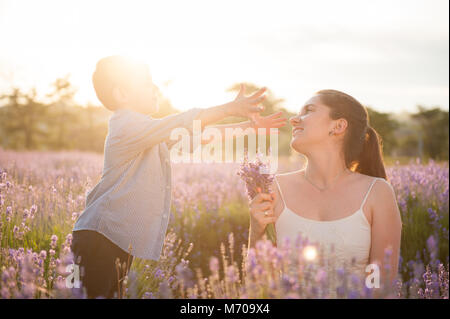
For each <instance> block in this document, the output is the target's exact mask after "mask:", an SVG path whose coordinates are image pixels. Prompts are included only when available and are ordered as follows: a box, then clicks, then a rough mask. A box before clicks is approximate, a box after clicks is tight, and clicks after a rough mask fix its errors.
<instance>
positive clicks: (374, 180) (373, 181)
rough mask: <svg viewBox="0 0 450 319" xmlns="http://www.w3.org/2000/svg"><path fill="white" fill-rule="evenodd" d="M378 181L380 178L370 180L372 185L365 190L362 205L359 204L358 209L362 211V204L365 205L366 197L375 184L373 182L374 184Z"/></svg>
mask: <svg viewBox="0 0 450 319" xmlns="http://www.w3.org/2000/svg"><path fill="white" fill-rule="evenodd" d="M378 179H381V178H380V177H375V178H374V179H373V180H372V183H370V186H369V189H368V190H367V193H366V196H364V199H363V201H362V204H361V206H360V208H359V209H362V208H363V206H364V204H365V203H366V199H367V197H369V193H370V190H371V189H372V186H373V185H374V184H375V182H376V181H377V180H378Z"/></svg>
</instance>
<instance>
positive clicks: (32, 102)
mask: <svg viewBox="0 0 450 319" xmlns="http://www.w3.org/2000/svg"><path fill="white" fill-rule="evenodd" d="M36 96H37V93H36V89H35V88H32V89H31V90H30V92H28V93H24V92H22V91H21V90H20V89H18V88H13V89H12V92H11V94H5V95H2V96H0V100H6V105H5V106H3V107H2V108H1V113H0V123H1V125H2V127H3V129H2V130H3V134H4V137H3V143H4V144H6V146H8V147H11V148H15V149H21V148H25V149H36V148H38V145H39V144H40V141H41V140H43V139H45V138H47V137H48V129H47V126H46V124H45V122H46V117H47V115H48V107H47V105H45V104H42V103H40V102H38V101H37V99H36Z"/></svg>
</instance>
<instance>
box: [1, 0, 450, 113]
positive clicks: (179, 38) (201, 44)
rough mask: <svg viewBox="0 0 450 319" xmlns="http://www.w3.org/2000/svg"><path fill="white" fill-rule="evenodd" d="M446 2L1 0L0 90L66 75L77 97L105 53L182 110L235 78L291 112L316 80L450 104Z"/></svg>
mask: <svg viewBox="0 0 450 319" xmlns="http://www.w3.org/2000/svg"><path fill="white" fill-rule="evenodd" d="M448 3H449V2H448V0H422V1H419V0H408V1H403V0H395V1H392V0H388V1H385V0H379V1H367V0H356V1H355V0H340V1H332V0H331V1H328V0H314V1H282V0H276V1H263V0H259V1H242V0H239V1H234V0H227V1H213V0H209V1H194V0H190V1H170V0H164V1H131V0H127V1H100V0H97V1H91V0H89V1H86V0H77V1H61V0H60V1H49V0H40V1H23V0H22V1H21V0H13V1H3V0H0V32H1V42H0V90H1V91H3V92H5V91H6V90H9V89H10V88H11V87H12V86H13V85H14V86H19V87H22V88H24V89H28V88H31V87H36V88H37V90H38V93H39V94H40V95H41V96H43V95H44V94H45V93H48V92H49V91H50V84H51V83H52V82H53V81H54V80H55V79H56V78H58V77H64V76H65V75H67V74H70V78H69V79H70V81H71V82H72V83H73V84H74V86H75V87H76V88H77V89H78V92H77V95H76V100H77V101H78V102H79V103H81V104H87V103H91V104H96V105H99V104H100V102H99V101H98V100H97V98H96V96H95V92H94V90H93V87H92V83H91V75H92V72H93V70H94V69H95V64H96V62H97V61H98V60H99V59H100V58H102V57H105V56H109V55H113V54H124V55H127V56H131V57H136V58H138V59H141V60H144V61H145V62H147V63H148V65H149V67H150V70H151V73H152V77H153V79H154V82H155V83H156V84H157V85H158V86H159V87H160V89H161V91H162V92H163V94H164V95H166V96H167V97H168V98H169V99H170V101H171V102H172V104H173V106H174V107H175V108H177V109H179V110H187V109H189V108H192V107H208V106H213V105H218V104H223V103H226V102H228V101H230V100H232V99H233V98H234V97H235V94H234V93H230V92H227V91H226V90H227V89H228V88H229V87H230V86H232V85H234V84H236V83H239V82H250V83H253V84H255V85H257V86H266V87H268V88H269V89H270V90H271V91H272V92H273V93H274V94H275V96H276V97H279V98H283V99H284V100H285V102H284V104H283V106H284V107H286V108H287V109H289V110H291V111H294V112H297V111H299V109H300V108H301V107H302V106H303V104H304V103H305V102H306V101H307V100H308V99H309V98H310V97H311V96H312V95H313V94H314V92H316V91H318V90H321V89H337V90H341V91H344V92H346V93H348V94H350V95H352V96H353V97H355V98H356V99H358V100H359V101H360V102H361V103H362V104H364V105H366V106H370V107H373V108H374V109H376V110H378V111H380V112H392V113H400V112H404V111H409V112H414V111H415V110H416V105H418V104H421V105H424V106H426V107H434V106H440V107H441V108H443V109H448V108H449V102H448V101H449V73H448V72H449V31H448V30H449V13H448V9H449V8H448V6H449V4H448Z"/></svg>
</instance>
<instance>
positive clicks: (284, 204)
mask: <svg viewBox="0 0 450 319" xmlns="http://www.w3.org/2000/svg"><path fill="white" fill-rule="evenodd" d="M273 179H274V181H275V184H276V185H277V188H278V192H279V193H280V197H281V201H282V202H283V209H285V208H286V202H285V201H284V197H283V192H282V191H281V187H280V184H279V183H278V180H277V176H276V175H274V178H273Z"/></svg>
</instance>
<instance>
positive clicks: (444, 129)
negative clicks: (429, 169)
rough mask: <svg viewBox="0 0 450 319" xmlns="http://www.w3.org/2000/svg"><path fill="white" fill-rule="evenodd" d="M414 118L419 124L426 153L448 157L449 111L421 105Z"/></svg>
mask: <svg viewBox="0 0 450 319" xmlns="http://www.w3.org/2000/svg"><path fill="white" fill-rule="evenodd" d="M412 118H413V119H414V120H415V121H416V122H417V123H418V125H419V133H420V136H421V138H423V150H424V152H425V155H427V156H429V157H431V158H435V159H438V160H445V159H448V145H449V137H448V128H449V127H448V123H449V117H448V111H443V110H441V109H440V108H437V107H435V108H432V109H425V108H424V107H423V106H421V105H419V106H418V112H417V113H416V114H413V115H412Z"/></svg>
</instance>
